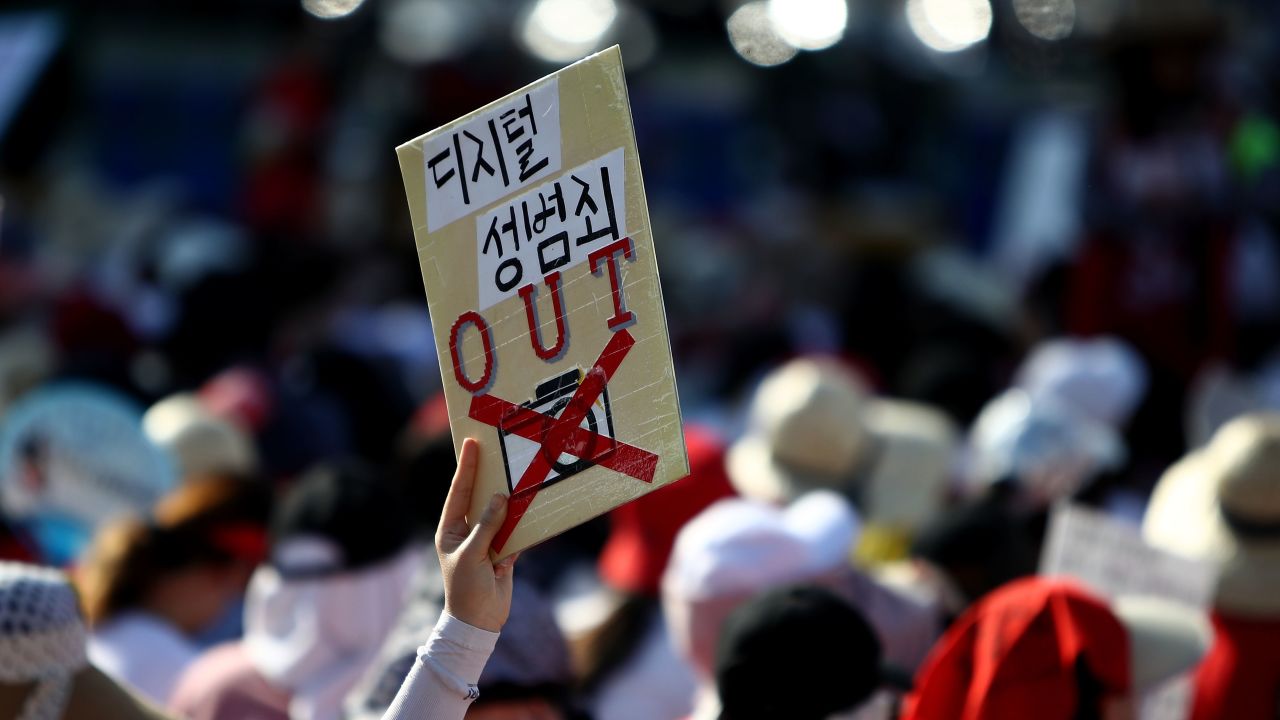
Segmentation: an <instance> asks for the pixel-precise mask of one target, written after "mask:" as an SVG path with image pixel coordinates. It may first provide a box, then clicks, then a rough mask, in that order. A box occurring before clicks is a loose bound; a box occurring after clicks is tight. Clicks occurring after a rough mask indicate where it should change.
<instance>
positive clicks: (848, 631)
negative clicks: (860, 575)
mask: <svg viewBox="0 0 1280 720" xmlns="http://www.w3.org/2000/svg"><path fill="white" fill-rule="evenodd" d="M835 658H838V662H832V660H833V659H835ZM881 659H882V653H881V648H880V641H879V639H878V638H877V637H876V634H875V631H874V630H872V629H871V626H870V625H868V624H867V621H866V620H865V619H864V618H863V617H862V614H861V613H859V612H858V611H857V610H856V609H854V607H853V606H852V605H850V604H848V603H847V602H845V601H844V600H842V599H840V598H839V597H838V596H836V595H835V594H834V593H832V592H831V591H830V590H827V589H825V588H820V587H817V586H805V585H800V586H795V587H790V588H781V589H777V590H771V591H768V592H765V593H763V594H761V595H759V596H757V597H756V598H754V599H752V600H750V601H748V602H747V603H746V604H744V605H742V606H740V607H739V608H738V609H736V610H734V611H733V613H732V614H730V615H729V617H728V619H726V620H725V622H724V629H723V630H722V631H721V634H720V645H719V648H718V650H717V653H716V670H715V672H716V689H717V690H718V691H719V694H720V702H721V705H722V710H721V715H720V720H765V719H766V718H768V719H772V718H781V717H786V718H793V719H794V720H822V718H825V717H827V716H828V715H831V714H832V713H836V712H841V711H844V710H848V709H851V708H853V707H855V706H857V705H858V704H859V703H862V702H864V701H865V700H866V699H867V698H869V697H871V695H872V693H874V692H875V690H876V688H878V687H879V686H880V685H881V682H882V680H881V669H880V668H881Z"/></svg>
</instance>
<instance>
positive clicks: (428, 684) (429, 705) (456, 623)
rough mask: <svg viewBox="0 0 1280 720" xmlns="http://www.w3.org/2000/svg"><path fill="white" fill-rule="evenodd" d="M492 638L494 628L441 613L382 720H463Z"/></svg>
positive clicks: (494, 640)
mask: <svg viewBox="0 0 1280 720" xmlns="http://www.w3.org/2000/svg"><path fill="white" fill-rule="evenodd" d="M497 642H498V633H493V632H489V631H487V630H481V629H480V628H476V627H472V626H470V625H468V624H466V623H464V622H462V621H461V620H458V619H457V618H455V617H452V616H450V615H448V614H447V613H440V621H439V622H437V623H436V627H435V629H434V630H432V631H431V637H430V638H428V639H427V643H426V644H425V645H423V646H422V647H420V648H418V660H417V662H415V663H414V664H413V669H411V670H410V671H409V674H408V675H407V676H406V677H405V679H404V683H403V684H402V685H401V686H400V692H398V693H396V697H395V699H394V700H392V701H391V706H390V707H388V708H387V712H386V713H385V714H384V715H383V716H382V720H462V717H463V716H464V715H466V713H467V708H468V707H470V705H471V702H472V701H473V700H475V699H476V698H477V697H479V696H480V692H479V690H477V688H476V683H478V682H479V681H480V672H481V671H482V670H484V664H485V662H487V661H488V660H489V655H490V654H492V653H493V647H494V645H495V644H496V643H497Z"/></svg>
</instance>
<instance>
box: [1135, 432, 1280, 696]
mask: <svg viewBox="0 0 1280 720" xmlns="http://www.w3.org/2000/svg"><path fill="white" fill-rule="evenodd" d="M1143 535H1144V536H1145V537H1146V539H1147V541H1148V542H1150V543H1152V544H1153V545H1155V546H1157V547H1160V548H1162V549H1165V550H1169V551H1172V552H1175V553H1180V554H1182V555H1186V556H1190V557H1194V558H1198V559H1201V560H1204V561H1207V562H1210V563H1212V564H1213V565H1214V566H1215V567H1216V568H1217V571H1218V578H1217V585H1216V588H1215V591H1214V598H1213V625H1214V628H1215V630H1216V635H1215V639H1214V643H1213V647H1212V648H1211V649H1210V651H1209V654H1208V657H1207V658H1206V659H1205V661H1204V663H1203V664H1201V665H1200V667H1199V669H1198V670H1197V671H1196V676H1195V699H1194V701H1193V705H1192V713H1191V717H1192V719H1193V720H1226V719H1227V718H1264V717H1265V718H1269V717H1273V716H1274V715H1275V712H1276V709H1277V708H1278V707H1280V414H1277V413H1258V414H1253V415H1245V416H1242V417H1239V418H1236V419H1235V420H1232V421H1231V422H1229V423H1227V424H1226V425H1224V426H1223V427H1222V428H1221V429H1219V430H1218V431H1217V433H1215V434H1214V436H1213V439H1212V441H1211V442H1210V443H1209V444H1208V446H1206V447H1204V448H1202V449H1200V450H1196V451H1193V452H1192V453H1191V454H1189V455H1188V456H1187V457H1186V458H1184V459H1183V460H1181V461H1180V462H1178V463H1177V464H1176V465H1174V466H1173V467H1172V468H1170V469H1169V470H1168V471H1167V472H1166V473H1165V475H1164V476H1163V477H1162V478H1161V479H1160V482H1159V484H1158V485H1157V486H1156V489H1155V493H1154V495H1153V496H1152V499H1151V505H1150V507H1149V508H1148V510H1147V516H1146V518H1145V519H1144V521H1143Z"/></svg>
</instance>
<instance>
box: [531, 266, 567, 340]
mask: <svg viewBox="0 0 1280 720" xmlns="http://www.w3.org/2000/svg"><path fill="white" fill-rule="evenodd" d="M544 281H545V282H546V283H547V287H548V288H549V289H550V290H551V309H552V311H553V312H555V314H556V344H555V345H553V346H552V347H551V348H550V349H548V348H545V347H543V344H542V326H541V325H540V324H539V323H538V306H537V299H536V298H535V296H534V293H535V292H536V288H535V287H534V285H533V283H529V284H528V285H525V286H524V287H522V288H520V291H519V292H520V299H522V300H524V314H525V317H526V318H527V319H528V320H529V343H530V344H532V345H533V352H534V354H536V355H537V356H538V357H540V358H542V359H543V360H546V361H547V362H555V361H556V360H559V359H560V358H561V357H562V356H563V355H564V353H565V351H566V350H568V348H569V330H568V328H567V327H566V324H565V317H564V286H563V285H561V283H560V271H558V270H557V271H556V272H553V273H550V274H548V275H547V276H546V278H544Z"/></svg>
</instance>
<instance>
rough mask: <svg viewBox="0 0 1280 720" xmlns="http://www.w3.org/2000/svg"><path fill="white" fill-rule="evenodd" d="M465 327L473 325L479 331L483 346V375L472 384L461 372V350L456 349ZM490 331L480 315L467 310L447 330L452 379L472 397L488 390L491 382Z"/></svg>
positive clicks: (491, 344)
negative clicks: (451, 360) (451, 362)
mask: <svg viewBox="0 0 1280 720" xmlns="http://www.w3.org/2000/svg"><path fill="white" fill-rule="evenodd" d="M467 325H475V326H476V329H477V330H479V331H480V342H481V344H483V345H484V374H483V375H481V376H480V380H479V381H476V382H472V381H471V380H468V379H467V374H466V373H465V372H463V371H462V349H461V348H460V347H458V345H459V340H461V338H462V330H463V328H465V327H466V326H467ZM491 335H492V331H491V330H490V329H489V323H487V322H485V321H484V318H483V317H481V316H480V313H478V312H476V311H475V310H468V311H466V312H464V313H462V314H461V315H459V316H458V319H457V320H455V321H454V322H453V328H451V329H450V330H449V355H450V356H451V357H452V358H453V377H454V378H456V379H457V381H458V384H459V385H461V386H462V387H463V388H464V389H466V391H467V392H469V393H471V394H472V395H479V394H481V393H483V392H485V391H486V390H488V389H489V384H490V383H491V382H493V366H494V363H495V361H494V358H493V338H492V337H491Z"/></svg>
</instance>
